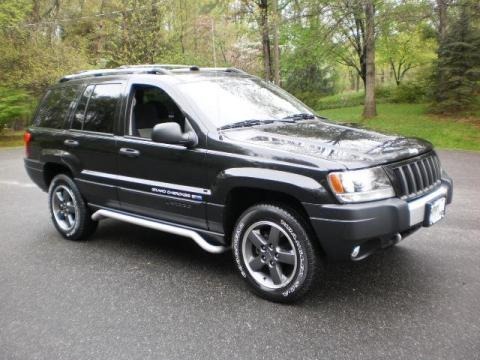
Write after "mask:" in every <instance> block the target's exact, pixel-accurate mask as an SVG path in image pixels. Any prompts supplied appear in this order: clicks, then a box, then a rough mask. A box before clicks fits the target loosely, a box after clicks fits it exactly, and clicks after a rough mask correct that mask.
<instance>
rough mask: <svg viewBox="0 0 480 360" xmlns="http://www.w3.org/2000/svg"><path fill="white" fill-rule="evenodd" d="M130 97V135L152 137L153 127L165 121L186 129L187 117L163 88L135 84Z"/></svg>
mask: <svg viewBox="0 0 480 360" xmlns="http://www.w3.org/2000/svg"><path fill="white" fill-rule="evenodd" d="M130 98H131V101H130V103H131V107H130V122H129V129H128V135H132V136H137V137H142V138H148V139H150V137H151V134H152V130H153V127H154V126H155V125H157V124H161V123H165V122H176V123H178V124H179V125H180V127H181V129H182V130H183V131H185V117H184V116H183V114H182V112H181V111H180V109H179V108H178V106H177V104H175V102H174V101H173V100H172V98H171V97H170V96H169V95H168V94H167V93H166V92H165V91H163V90H162V89H160V88H158V87H156V86H151V85H140V84H138V85H133V86H132V90H131V93H130Z"/></svg>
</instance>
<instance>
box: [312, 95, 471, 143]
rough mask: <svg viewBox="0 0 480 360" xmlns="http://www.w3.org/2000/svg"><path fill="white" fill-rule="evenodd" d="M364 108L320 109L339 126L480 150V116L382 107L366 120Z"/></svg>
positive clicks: (416, 107)
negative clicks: (450, 115) (363, 128)
mask: <svg viewBox="0 0 480 360" xmlns="http://www.w3.org/2000/svg"><path fill="white" fill-rule="evenodd" d="M362 110H363V107H362V106H353V107H345V108H338V109H326V110H318V113H319V115H322V116H325V117H327V118H329V119H331V120H333V121H336V122H339V123H356V124H359V125H361V126H363V127H366V128H369V129H373V130H378V131H382V132H386V133H391V134H400V135H404V136H415V137H420V138H424V139H426V140H428V141H430V142H432V143H433V144H434V145H435V146H436V147H438V148H443V149H459V150H474V151H480V116H479V117H476V116H475V117H468V118H448V117H439V116H433V115H429V114H427V113H426V105H424V104H378V105H377V112H378V116H377V117H376V118H374V119H369V120H363V119H362V116H361V114H362Z"/></svg>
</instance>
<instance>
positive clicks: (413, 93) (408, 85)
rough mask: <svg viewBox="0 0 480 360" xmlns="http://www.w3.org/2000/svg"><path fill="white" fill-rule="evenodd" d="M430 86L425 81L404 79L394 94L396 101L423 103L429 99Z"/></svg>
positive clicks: (393, 100)
mask: <svg viewBox="0 0 480 360" xmlns="http://www.w3.org/2000/svg"><path fill="white" fill-rule="evenodd" d="M427 94H428V87H427V86H426V84H425V83H423V82H421V81H418V80H414V81H404V82H402V83H401V84H400V85H399V86H398V87H397V88H396V89H395V90H394V93H393V96H392V102H394V103H407V104H412V103H413V104H415V103H423V102H425V101H426V100H427Z"/></svg>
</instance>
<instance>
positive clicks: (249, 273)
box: [232, 204, 320, 302]
mask: <svg viewBox="0 0 480 360" xmlns="http://www.w3.org/2000/svg"><path fill="white" fill-rule="evenodd" d="M232 241H233V244H232V245H233V246H232V249H233V254H234V257H235V261H236V264H237V267H238V269H239V271H240V273H241V275H242V276H243V277H244V278H245V280H246V281H247V283H248V284H249V285H250V287H251V289H252V290H253V291H254V292H255V293H256V294H258V295H260V296H261V297H263V298H266V299H268V300H271V301H278V302H293V301H295V300H298V299H299V298H300V297H302V296H303V295H304V294H305V293H306V292H307V291H308V290H309V289H310V287H311V285H312V282H313V280H314V278H315V275H316V273H317V272H318V268H319V266H320V259H319V257H318V256H317V254H316V251H315V246H314V244H313V243H312V240H311V238H310V236H309V235H308V226H307V225H306V224H305V222H304V220H303V218H302V217H301V216H299V215H298V214H297V213H296V212H295V211H294V210H291V209H288V208H286V207H283V206H276V205H273V204H261V205H255V206H252V207H251V208H249V209H247V210H246V211H245V212H244V213H243V214H242V215H241V216H240V218H239V220H238V222H237V224H236V226H235V229H234V232H233V240H232Z"/></svg>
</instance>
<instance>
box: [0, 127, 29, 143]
mask: <svg viewBox="0 0 480 360" xmlns="http://www.w3.org/2000/svg"><path fill="white" fill-rule="evenodd" d="M23 133H24V131H23V130H21V131H12V130H3V131H2V132H1V133H0V147H14V146H22V145H23Z"/></svg>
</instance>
